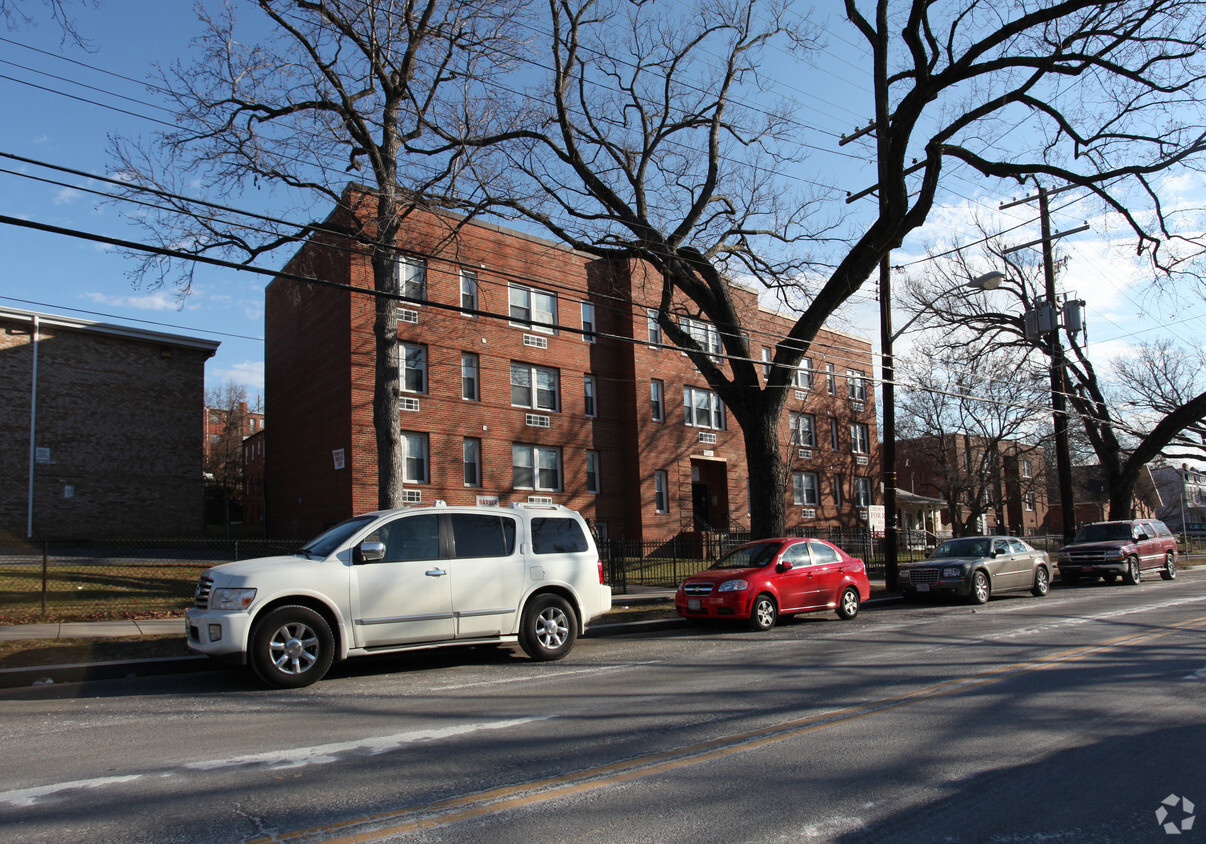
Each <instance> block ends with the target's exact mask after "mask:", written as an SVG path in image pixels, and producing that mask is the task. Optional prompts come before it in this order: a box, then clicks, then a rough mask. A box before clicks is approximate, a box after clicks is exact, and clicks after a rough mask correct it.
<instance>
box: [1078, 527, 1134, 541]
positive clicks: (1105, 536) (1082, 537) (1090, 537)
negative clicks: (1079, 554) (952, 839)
mask: <svg viewBox="0 0 1206 844" xmlns="http://www.w3.org/2000/svg"><path fill="white" fill-rule="evenodd" d="M1133 538H1134V537H1133V535H1132V534H1131V526H1130V524H1128V523H1127V522H1103V523H1102V524H1096V525H1085V526H1084V527H1082V528H1081V529H1080V532H1079V533H1077V534H1076V541H1077V542H1130V541H1131V540H1132V539H1133Z"/></svg>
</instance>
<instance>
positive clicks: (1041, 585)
mask: <svg viewBox="0 0 1206 844" xmlns="http://www.w3.org/2000/svg"><path fill="white" fill-rule="evenodd" d="M1050 591H1051V575H1049V574H1047V570H1046V569H1045V568H1043V567H1042V566H1039V567H1038V568H1037V569H1035V570H1034V586H1032V587H1031V588H1030V594H1031V595H1033V596H1034V597H1036V598H1041V597H1043V596H1044V595H1046V594H1047V593H1048V592H1050Z"/></svg>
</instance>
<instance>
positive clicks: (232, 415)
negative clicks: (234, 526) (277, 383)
mask: <svg viewBox="0 0 1206 844" xmlns="http://www.w3.org/2000/svg"><path fill="white" fill-rule="evenodd" d="M205 412H206V414H207V416H208V419H207V424H206V431H207V432H208V440H207V442H206V443H205V472H206V474H208V475H209V476H210V477H212V478H213V481H212V482H211V485H212V486H213V487H216V488H218V489H220V490H222V493H223V495H224V496H225V497H226V498H227V499H232V500H238V499H240V498H242V493H243V437H244V435H245V431H246V429H247V388H246V387H244V386H243V385H241V384H234V383H227V384H224V385H222V386H220V387H209V388H207V389H206V390H205Z"/></svg>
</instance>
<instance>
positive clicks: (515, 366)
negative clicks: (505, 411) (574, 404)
mask: <svg viewBox="0 0 1206 844" xmlns="http://www.w3.org/2000/svg"><path fill="white" fill-rule="evenodd" d="M559 381H560V376H559V375H558V372H557V370H555V369H550V368H549V367H546V366H532V365H531V364H527V363H517V362H514V361H512V362H511V404H512V405H513V406H515V407H530V408H532V409H533V410H549V411H553V412H556V411H558V410H560V409H561V401H560V398H559V396H560V393H561V390H560V387H559Z"/></svg>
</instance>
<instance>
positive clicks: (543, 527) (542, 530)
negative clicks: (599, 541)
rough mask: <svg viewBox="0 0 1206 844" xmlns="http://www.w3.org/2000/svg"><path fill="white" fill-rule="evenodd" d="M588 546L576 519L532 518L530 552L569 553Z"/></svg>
mask: <svg viewBox="0 0 1206 844" xmlns="http://www.w3.org/2000/svg"><path fill="white" fill-rule="evenodd" d="M589 547H590V546H589V545H588V544H587V541H586V534H585V533H583V532H582V525H580V524H579V523H578V521H577V520H576V519H557V518H542V519H532V552H533V553H535V554H571V553H573V552H575V551H585V550H587V549H588V548H589Z"/></svg>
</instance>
